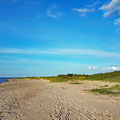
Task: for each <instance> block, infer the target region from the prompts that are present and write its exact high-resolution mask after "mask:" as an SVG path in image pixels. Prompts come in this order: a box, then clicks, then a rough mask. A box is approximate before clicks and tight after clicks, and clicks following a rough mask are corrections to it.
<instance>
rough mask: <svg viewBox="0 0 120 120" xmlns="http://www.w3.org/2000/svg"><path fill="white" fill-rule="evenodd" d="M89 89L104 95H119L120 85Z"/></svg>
mask: <svg viewBox="0 0 120 120" xmlns="http://www.w3.org/2000/svg"><path fill="white" fill-rule="evenodd" d="M90 91H91V92H94V93H99V94H105V95H120V85H115V86H112V87H109V88H100V89H92V90H90Z"/></svg>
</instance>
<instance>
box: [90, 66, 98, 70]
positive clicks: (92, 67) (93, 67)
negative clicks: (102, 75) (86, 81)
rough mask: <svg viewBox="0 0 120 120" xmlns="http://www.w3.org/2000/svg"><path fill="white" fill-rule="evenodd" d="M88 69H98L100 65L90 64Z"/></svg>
mask: <svg viewBox="0 0 120 120" xmlns="http://www.w3.org/2000/svg"><path fill="white" fill-rule="evenodd" d="M88 69H89V70H96V69H98V67H97V66H89V67H88Z"/></svg>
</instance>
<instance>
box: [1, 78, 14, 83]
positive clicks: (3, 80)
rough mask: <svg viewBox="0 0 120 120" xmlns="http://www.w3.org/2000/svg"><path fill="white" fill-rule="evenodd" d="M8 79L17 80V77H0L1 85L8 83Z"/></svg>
mask: <svg viewBox="0 0 120 120" xmlns="http://www.w3.org/2000/svg"><path fill="white" fill-rule="evenodd" d="M8 79H15V77H0V83H3V82H7V81H8Z"/></svg>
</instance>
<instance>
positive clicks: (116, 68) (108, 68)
mask: <svg viewBox="0 0 120 120" xmlns="http://www.w3.org/2000/svg"><path fill="white" fill-rule="evenodd" d="M117 70H120V67H117V66H110V67H105V68H103V71H117Z"/></svg>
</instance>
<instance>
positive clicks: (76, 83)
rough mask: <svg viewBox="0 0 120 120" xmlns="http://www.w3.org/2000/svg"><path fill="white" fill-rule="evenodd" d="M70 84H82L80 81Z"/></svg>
mask: <svg viewBox="0 0 120 120" xmlns="http://www.w3.org/2000/svg"><path fill="white" fill-rule="evenodd" d="M70 84H73V85H78V84H82V83H80V82H71V83H70Z"/></svg>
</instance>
